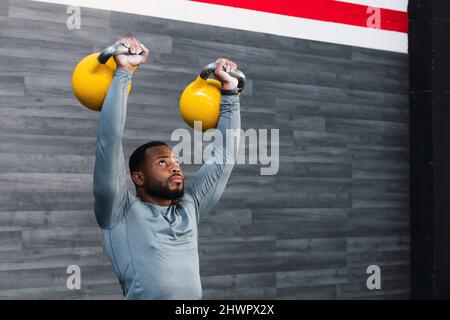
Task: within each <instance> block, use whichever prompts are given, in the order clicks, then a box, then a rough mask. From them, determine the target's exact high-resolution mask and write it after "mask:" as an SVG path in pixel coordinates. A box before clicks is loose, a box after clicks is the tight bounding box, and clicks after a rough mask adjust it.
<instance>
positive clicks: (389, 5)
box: [335, 0, 408, 12]
mask: <svg viewBox="0 0 450 320" xmlns="http://www.w3.org/2000/svg"><path fill="white" fill-rule="evenodd" d="M335 1H341V2H350V3H355V4H362V5H365V6H370V7H375V8H384V9H391V10H397V11H403V12H407V11H408V0H335Z"/></svg>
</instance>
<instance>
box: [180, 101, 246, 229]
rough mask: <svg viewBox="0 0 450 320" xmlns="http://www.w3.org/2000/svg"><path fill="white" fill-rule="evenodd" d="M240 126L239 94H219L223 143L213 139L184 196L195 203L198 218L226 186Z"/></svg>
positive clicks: (216, 199)
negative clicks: (220, 95) (206, 157)
mask: <svg viewBox="0 0 450 320" xmlns="http://www.w3.org/2000/svg"><path fill="white" fill-rule="evenodd" d="M240 127H241V118H240V103H239V96H237V95H222V98H221V105H220V118H219V123H218V125H217V130H219V131H220V132H221V134H222V137H223V143H216V141H214V148H213V151H212V153H211V155H212V157H211V159H209V160H208V161H207V162H205V163H204V164H203V165H202V167H201V168H200V169H199V171H198V172H197V174H196V175H195V178H194V182H193V183H192V184H191V185H190V186H189V187H187V188H186V196H187V198H188V199H191V200H192V202H193V204H194V206H195V211H196V215H197V221H200V219H201V218H202V217H203V216H204V215H205V214H206V213H207V212H208V211H209V210H210V209H211V208H212V207H213V206H214V205H215V204H216V203H217V201H218V200H219V198H220V197H221V195H222V193H223V191H224V189H225V186H226V184H227V182H228V179H229V177H230V175H231V171H232V170H233V167H234V164H235V162H236V159H237V152H238V146H239V138H240ZM227 129H228V130H227ZM229 129H231V130H229ZM227 131H228V133H227Z"/></svg>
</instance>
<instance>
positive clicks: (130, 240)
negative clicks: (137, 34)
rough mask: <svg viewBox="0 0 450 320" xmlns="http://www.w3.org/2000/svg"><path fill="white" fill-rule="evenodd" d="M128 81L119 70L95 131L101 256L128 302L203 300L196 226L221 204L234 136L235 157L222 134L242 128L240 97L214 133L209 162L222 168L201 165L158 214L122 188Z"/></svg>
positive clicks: (226, 105) (224, 109)
mask: <svg viewBox="0 0 450 320" xmlns="http://www.w3.org/2000/svg"><path fill="white" fill-rule="evenodd" d="M131 78H132V73H130V72H127V71H124V70H122V69H117V70H116V72H115V75H114V79H113V81H112V83H111V86H110V88H109V90H108V93H107V95H106V98H105V101H104V104H103V108H102V111H101V115H100V121H99V127H98V136H97V144H96V156H95V168H94V181H93V183H94V188H93V189H94V190H93V191H94V211H95V216H96V218H97V221H98V223H99V225H100V227H101V228H102V230H103V239H104V245H105V249H106V252H107V254H108V256H109V259H110V260H111V263H112V265H113V267H114V269H115V271H116V273H117V276H118V277H119V282H120V284H121V286H122V290H123V294H124V296H125V298H126V299H201V297H202V287H201V282H200V270H199V257H198V250H197V230H198V229H197V225H198V222H199V221H200V218H201V217H202V216H203V215H204V214H205V213H206V212H207V211H208V210H209V209H211V208H212V207H213V206H214V204H215V203H216V202H217V201H218V199H219V198H220V196H221V194H222V192H223V190H224V188H225V185H226V183H227V181H228V178H229V177H230V174H231V171H232V169H233V164H232V163H234V161H233V160H234V159H235V158H236V156H237V147H238V144H239V135H236V136H237V138H236V137H235V139H233V143H232V146H233V148H234V150H228V149H227V140H226V139H227V135H226V129H239V128H240V111H239V97H238V96H222V100H221V107H220V119H219V123H218V127H217V129H218V130H220V131H221V132H222V135H223V137H224V142H223V144H222V146H221V145H220V144H217V145H215V147H214V151H213V156H214V157H215V158H217V159H219V157H222V158H221V159H224V161H215V162H214V161H213V162H209V161H208V162H206V163H205V164H203V165H202V167H201V168H200V170H199V171H198V172H197V174H196V176H195V179H194V182H193V183H192V184H191V185H190V186H187V187H186V190H185V195H184V196H183V198H182V199H181V201H179V202H178V203H177V204H174V205H171V206H168V207H163V206H158V205H156V204H153V203H150V202H146V201H142V200H141V199H139V198H137V197H136V196H135V195H133V194H132V193H131V192H130V191H128V189H127V183H126V175H127V170H126V166H125V160H124V155H123V149H122V136H123V131H124V127H125V119H126V110H127V97H128V92H127V87H128V84H129V82H130V79H131ZM230 151H232V152H230ZM225 160H228V161H225ZM230 160H231V161H230ZM230 162H231V163H230Z"/></svg>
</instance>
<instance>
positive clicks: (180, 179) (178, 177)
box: [169, 174, 183, 183]
mask: <svg viewBox="0 0 450 320" xmlns="http://www.w3.org/2000/svg"><path fill="white" fill-rule="evenodd" d="M169 181H173V182H177V183H179V182H183V177H182V176H181V175H179V174H175V175H173V176H171V177H170V178H169Z"/></svg>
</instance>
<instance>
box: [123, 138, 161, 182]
mask: <svg viewBox="0 0 450 320" xmlns="http://www.w3.org/2000/svg"><path fill="white" fill-rule="evenodd" d="M158 146H167V147H168V145H167V143H164V142H162V141H150V142H147V143H144V144H143V145H141V146H139V147H137V148H136V150H134V151H133V153H132V154H131V156H130V160H129V161H128V166H129V168H130V174H133V172H134V171H138V170H141V168H142V164H143V163H144V162H145V151H147V149H148V148H151V147H158Z"/></svg>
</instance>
